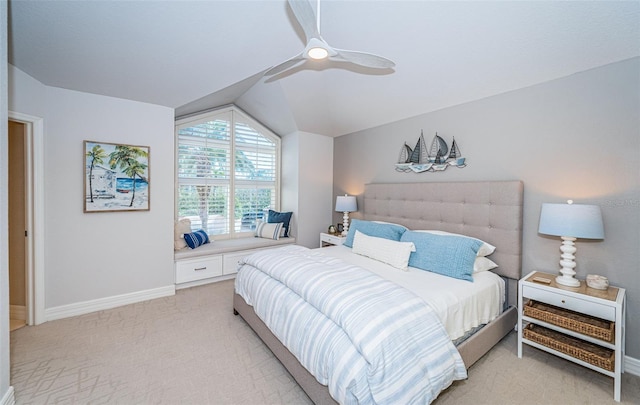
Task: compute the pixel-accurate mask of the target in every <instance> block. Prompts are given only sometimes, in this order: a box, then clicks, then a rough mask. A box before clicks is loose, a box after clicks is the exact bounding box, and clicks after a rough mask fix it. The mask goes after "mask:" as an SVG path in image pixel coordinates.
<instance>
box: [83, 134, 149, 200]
mask: <svg viewBox="0 0 640 405" xmlns="http://www.w3.org/2000/svg"><path fill="white" fill-rule="evenodd" d="M149 185H150V184H149V147H148V146H136V145H124V144H114V143H107V142H94V141H84V212H113V211H148V210H149V196H150V194H149Z"/></svg>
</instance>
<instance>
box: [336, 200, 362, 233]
mask: <svg viewBox="0 0 640 405" xmlns="http://www.w3.org/2000/svg"><path fill="white" fill-rule="evenodd" d="M336 211H338V212H343V213H344V215H343V216H342V225H343V227H344V228H343V230H342V235H343V236H346V235H347V232H348V231H349V213H350V212H354V211H358V202H357V201H356V197H355V196H352V195H347V194H345V195H344V196H338V197H336Z"/></svg>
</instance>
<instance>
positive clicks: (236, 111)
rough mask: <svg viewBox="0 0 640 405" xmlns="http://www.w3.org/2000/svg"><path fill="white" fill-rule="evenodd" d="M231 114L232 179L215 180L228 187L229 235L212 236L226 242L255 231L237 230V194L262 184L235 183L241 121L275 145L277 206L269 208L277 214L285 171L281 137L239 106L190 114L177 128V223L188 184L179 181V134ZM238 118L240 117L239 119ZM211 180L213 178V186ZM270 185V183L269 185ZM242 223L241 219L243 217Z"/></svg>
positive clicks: (175, 145) (275, 200) (175, 207)
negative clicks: (182, 191)
mask: <svg viewBox="0 0 640 405" xmlns="http://www.w3.org/2000/svg"><path fill="white" fill-rule="evenodd" d="M224 115H230V116H231V125H230V134H229V156H230V167H229V179H228V180H227V179H216V180H215V182H216V183H220V184H225V185H227V186H228V187H229V207H228V211H229V214H228V215H229V218H228V223H227V225H228V227H229V233H225V234H217V235H210V239H214V240H223V239H235V238H244V237H249V236H253V235H254V233H253V231H244V232H243V231H242V228H241V229H240V231H236V229H235V222H236V214H235V192H236V188H237V187H238V186H240V187H241V186H242V185H247V184H249V185H250V184H259V182H257V181H254V180H244V179H238V180H237V181H236V159H235V156H236V142H235V141H236V125H237V123H238V122H241V123H243V124H246V125H247V126H249V127H250V128H252V129H254V130H255V131H256V132H258V133H259V134H260V135H262V136H264V137H265V138H267V139H269V140H270V141H272V142H273V143H274V144H275V176H274V177H275V181H274V182H273V184H274V188H275V196H274V197H275V198H274V207H269V208H270V209H273V210H274V211H280V196H281V193H282V191H281V178H282V169H281V161H282V139H281V137H280V136H279V135H277V134H276V133H274V132H273V131H271V130H270V129H269V128H267V127H266V126H264V125H263V124H262V123H260V122H259V121H258V120H256V119H255V118H253V117H251V116H250V115H249V114H247V113H246V112H244V111H243V110H241V109H240V108H238V107H237V106H236V105H229V106H225V107H221V108H217V109H214V110H209V111H206V112H203V113H197V114H194V115H190V116H188V117H184V118H180V119H176V121H175V126H174V152H175V156H174V179H175V183H174V218H175V221H177V220H178V219H179V212H178V210H179V198H180V185H181V184H187V183H189V181H185V182H183V183H181V182H180V178H179V176H178V175H179V167H178V157H179V152H180V139H179V131H180V130H181V129H184V128H189V127H193V126H196V125H199V124H202V123H205V122H208V121H213V120H215V119H216V118H219V117H220V116H224ZM238 116H239V117H238ZM211 180H212V179H210V180H209V181H210V184H211V182H212V181H211ZM269 183H271V182H269ZM240 220H242V218H240Z"/></svg>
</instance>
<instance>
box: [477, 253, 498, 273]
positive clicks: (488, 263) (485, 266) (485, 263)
mask: <svg viewBox="0 0 640 405" xmlns="http://www.w3.org/2000/svg"><path fill="white" fill-rule="evenodd" d="M496 267H498V265H497V264H495V263H494V262H493V261H492V260H490V259H487V258H486V257H482V256H476V260H475V261H474V262H473V272H474V273H480V272H481V271H487V270H493V269H495V268H496Z"/></svg>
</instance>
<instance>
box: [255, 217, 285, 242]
mask: <svg viewBox="0 0 640 405" xmlns="http://www.w3.org/2000/svg"><path fill="white" fill-rule="evenodd" d="M283 225H284V222H273V223H270V222H264V221H262V220H257V221H256V234H255V235H256V237H257V238H265V239H274V240H279V239H280V230H281V229H282V226H283Z"/></svg>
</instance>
